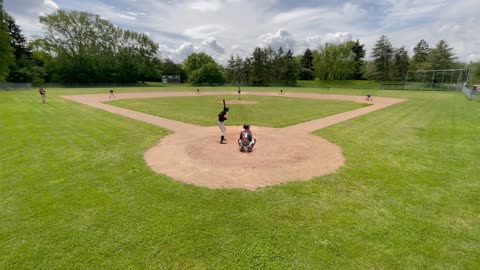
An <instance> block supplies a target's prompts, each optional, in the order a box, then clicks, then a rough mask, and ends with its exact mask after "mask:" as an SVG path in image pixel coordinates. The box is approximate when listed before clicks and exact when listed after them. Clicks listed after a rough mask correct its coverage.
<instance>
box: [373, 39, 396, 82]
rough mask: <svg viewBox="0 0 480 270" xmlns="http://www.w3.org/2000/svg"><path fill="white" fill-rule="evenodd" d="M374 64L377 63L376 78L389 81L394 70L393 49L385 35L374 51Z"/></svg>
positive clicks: (376, 44)
mask: <svg viewBox="0 0 480 270" xmlns="http://www.w3.org/2000/svg"><path fill="white" fill-rule="evenodd" d="M372 57H373V62H374V63H375V69H376V72H375V78H376V79H377V80H383V81H388V80H390V74H391V71H392V70H391V69H392V58H393V47H392V44H391V43H390V41H389V40H388V38H387V37H386V36H384V35H382V36H381V37H380V39H379V40H378V41H377V42H376V43H375V47H373V50H372Z"/></svg>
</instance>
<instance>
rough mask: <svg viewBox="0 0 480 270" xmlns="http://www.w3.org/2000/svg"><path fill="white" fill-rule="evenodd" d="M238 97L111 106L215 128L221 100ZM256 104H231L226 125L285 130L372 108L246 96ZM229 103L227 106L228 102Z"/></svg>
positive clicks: (142, 101) (136, 101)
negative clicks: (330, 116) (344, 113)
mask: <svg viewBox="0 0 480 270" xmlns="http://www.w3.org/2000/svg"><path fill="white" fill-rule="evenodd" d="M235 98H236V96H203V97H202V96H200V97H173V98H149V99H123V100H117V101H112V102H109V104H111V105H115V106H119V107H122V108H126V109H130V110H134V111H140V112H144V113H148V114H152V115H157V116H161V117H165V118H169V119H173V120H178V121H182V122H186V123H191V124H197V125H203V126H213V125H216V123H217V118H218V117H217V115H218V113H219V112H220V111H221V110H222V108H223V104H222V99H225V100H227V101H228V100H234V99H235ZM243 100H247V101H255V102H258V103H257V104H249V105H235V104H229V105H228V106H229V107H230V111H229V113H228V117H229V120H227V122H226V124H227V125H242V124H244V123H250V124H252V125H257V126H269V127H285V126H290V125H293V124H298V123H302V122H306V121H309V120H313V119H317V118H321V117H325V116H329V115H334V114H338V113H341V112H345V111H350V110H354V109H358V108H361V107H365V106H369V104H365V103H357V102H352V101H337V100H318V99H305V98H287V97H259V96H246V95H244V96H243ZM227 103H228V102H227Z"/></svg>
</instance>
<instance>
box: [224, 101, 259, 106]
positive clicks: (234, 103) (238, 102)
mask: <svg viewBox="0 0 480 270" xmlns="http://www.w3.org/2000/svg"><path fill="white" fill-rule="evenodd" d="M225 102H226V103H227V105H229V104H233V105H251V104H257V103H258V102H256V101H252V100H226V101H225ZM220 103H223V101H221V102H220Z"/></svg>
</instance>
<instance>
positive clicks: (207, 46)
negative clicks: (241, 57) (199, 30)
mask: <svg viewBox="0 0 480 270" xmlns="http://www.w3.org/2000/svg"><path fill="white" fill-rule="evenodd" d="M200 45H201V49H204V50H205V51H206V52H209V51H212V52H214V53H217V54H224V53H225V48H224V47H223V46H222V45H221V44H220V43H218V41H217V39H216V38H214V37H209V38H207V39H205V40H204V41H202V43H201V44H200Z"/></svg>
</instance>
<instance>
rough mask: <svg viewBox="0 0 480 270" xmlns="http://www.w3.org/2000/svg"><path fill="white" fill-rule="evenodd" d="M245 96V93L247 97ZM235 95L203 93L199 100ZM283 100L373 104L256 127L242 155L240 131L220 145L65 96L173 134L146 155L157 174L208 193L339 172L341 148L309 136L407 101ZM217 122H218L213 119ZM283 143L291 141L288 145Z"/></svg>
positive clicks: (86, 98)
mask: <svg viewBox="0 0 480 270" xmlns="http://www.w3.org/2000/svg"><path fill="white" fill-rule="evenodd" d="M246 94H247V93H246ZM213 95H236V93H235V92H202V93H201V94H200V96H213ZM248 95H255V96H279V94H278V93H272V92H249V93H248ZM179 96H198V94H197V93H196V92H145V93H125V94H116V97H117V100H118V99H133V98H159V97H179ZM283 97H286V98H288V97H296V98H314V99H329V100H347V101H355V102H361V103H369V104H372V105H371V106H368V107H363V108H360V109H356V110H352V111H348V112H344V113H340V114H336V115H332V116H328V117H324V118H320V119H316V120H312V121H308V122H305V123H300V124H297V125H293V126H289V127H285V128H267V127H257V126H254V127H252V130H253V132H254V136H255V138H256V139H257V145H256V146H255V150H254V151H253V152H252V153H241V152H240V151H239V148H238V145H237V142H236V141H237V136H238V134H239V132H240V131H241V130H242V128H241V127H234V126H227V134H226V138H227V142H228V143H227V144H225V145H222V144H219V137H220V131H219V128H218V127H216V126H215V127H202V126H197V125H192V124H187V123H182V122H178V121H174V120H170V119H166V118H162V117H158V116H153V115H149V114H145V113H141V112H137V111H132V110H128V109H124V108H120V107H115V106H111V105H108V104H105V103H103V102H106V101H109V96H108V94H95V95H78V96H64V98H66V99H69V100H73V101H76V102H80V103H82V104H86V105H89V106H92V107H95V108H98V109H102V110H105V111H109V112H112V113H116V114H120V115H123V116H126V117H129V118H132V119H136V120H139V121H143V122H146V123H150V124H153V125H157V126H161V127H164V128H167V129H170V130H172V131H173V132H174V133H173V134H171V135H168V136H166V137H164V138H162V139H161V140H160V142H159V143H158V144H157V145H155V146H154V147H152V148H150V149H149V150H148V151H147V152H146V153H145V155H144V157H145V160H146V162H147V164H148V165H149V166H150V167H151V168H152V169H153V170H154V171H155V172H158V173H161V174H164V175H167V176H170V177H172V178H174V179H176V180H180V181H183V182H185V183H190V184H193V185H198V186H204V187H208V188H242V189H248V190H255V189H256V188H259V187H265V186H271V185H275V184H280V183H285V182H289V181H305V180H309V179H312V178H314V177H318V176H321V175H325V174H330V173H333V172H335V171H336V170H338V169H339V168H340V167H341V166H342V165H343V164H344V163H345V158H344V156H343V154H342V150H341V148H340V147H339V146H337V145H335V144H333V143H330V142H329V141H327V140H325V139H323V138H321V137H319V136H314V135H312V134H310V132H312V131H315V130H318V129H321V128H324V127H327V126H330V125H333V124H336V123H339V122H342V121H345V120H349V119H352V118H354V117H358V116H360V115H364V114H367V113H369V112H372V111H376V110H379V109H382V108H385V107H388V106H390V105H393V104H397V103H400V102H402V101H405V100H404V99H395V98H380V97H375V98H374V101H371V102H367V101H365V97H363V96H345V95H323V94H307V93H286V94H284V95H283ZM212 117H213V118H215V116H212ZM285 138H292V139H291V140H285Z"/></svg>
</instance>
